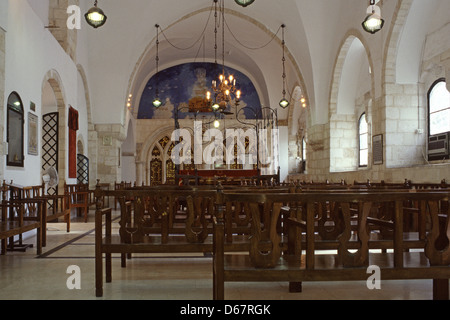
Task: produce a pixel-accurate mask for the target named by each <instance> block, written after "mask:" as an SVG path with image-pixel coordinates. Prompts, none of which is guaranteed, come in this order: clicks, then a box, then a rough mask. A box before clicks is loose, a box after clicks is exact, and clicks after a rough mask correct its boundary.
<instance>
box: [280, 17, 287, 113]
mask: <svg viewBox="0 0 450 320" xmlns="http://www.w3.org/2000/svg"><path fill="white" fill-rule="evenodd" d="M285 27H286V26H285V25H284V24H283V25H282V26H281V28H282V29H283V40H282V41H281V45H282V47H283V59H282V61H283V99H281V101H280V107H282V108H283V109H286V108H287V107H289V101H288V100H287V99H286V66H285V62H286V57H285V56H284V47H285V44H286V42H285V41H284V28H285Z"/></svg>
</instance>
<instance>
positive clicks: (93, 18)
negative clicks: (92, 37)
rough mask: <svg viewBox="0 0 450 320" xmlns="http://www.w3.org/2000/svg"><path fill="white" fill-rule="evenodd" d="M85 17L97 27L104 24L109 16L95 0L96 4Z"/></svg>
mask: <svg viewBox="0 0 450 320" xmlns="http://www.w3.org/2000/svg"><path fill="white" fill-rule="evenodd" d="M84 17H85V18H86V22H87V23H88V24H89V25H90V26H91V27H94V28H96V29H97V28H99V27H101V26H103V25H104V24H105V23H106V19H107V18H108V17H107V16H106V15H105V13H104V12H103V10H102V9H100V8H98V7H97V0H95V3H94V6H93V7H92V8H90V9H89V11H88V12H86V14H85V15H84Z"/></svg>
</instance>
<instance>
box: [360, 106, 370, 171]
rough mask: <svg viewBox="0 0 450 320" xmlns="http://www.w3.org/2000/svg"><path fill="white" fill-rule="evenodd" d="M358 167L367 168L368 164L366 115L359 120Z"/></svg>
mask: <svg viewBox="0 0 450 320" xmlns="http://www.w3.org/2000/svg"><path fill="white" fill-rule="evenodd" d="M358 128H359V131H358V132H359V166H360V167H367V165H368V164H369V127H368V125H367V120H366V114H365V113H363V114H362V115H361V117H360V118H359V122H358Z"/></svg>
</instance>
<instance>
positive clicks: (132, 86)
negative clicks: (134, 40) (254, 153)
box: [122, 6, 311, 119]
mask: <svg viewBox="0 0 450 320" xmlns="http://www.w3.org/2000/svg"><path fill="white" fill-rule="evenodd" d="M210 9H211V8H210V7H209V6H208V7H205V8H202V9H199V10H197V11H194V12H192V13H190V14H188V15H186V16H184V17H182V18H180V19H178V20H177V21H175V22H173V23H172V24H170V25H169V26H167V28H165V30H169V29H170V28H171V27H173V26H175V25H177V24H178V23H180V22H182V21H184V20H186V19H190V18H193V17H195V16H196V15H198V14H201V13H204V12H207V11H209V10H210ZM225 13H226V14H227V15H232V16H234V17H238V18H240V19H243V20H245V21H247V22H249V23H250V24H252V25H254V26H256V27H257V28H259V29H260V30H261V32H263V33H265V34H267V35H268V36H269V37H271V38H274V41H275V42H276V43H277V44H278V45H279V46H280V47H281V39H280V38H279V37H275V36H276V34H275V33H274V32H273V31H272V30H270V29H269V28H268V27H266V26H265V25H264V24H263V23H261V22H259V21H257V20H255V19H254V18H252V17H250V16H248V15H245V14H243V13H242V12H239V11H235V10H232V9H229V8H225ZM155 45H156V36H155V37H153V38H152V40H151V41H150V42H149V43H148V45H147V46H146V47H145V48H144V50H143V52H142V53H141V55H140V56H139V58H138V59H137V61H136V63H135V66H134V69H133V70H132V71H131V74H130V78H129V81H128V90H127V93H128V94H132V93H136V92H137V93H138V94H137V95H135V96H133V100H134V105H136V104H138V103H139V101H140V96H139V95H140V94H141V92H142V90H143V87H142V86H144V85H145V83H147V82H148V80H149V79H150V78H151V77H152V76H153V75H154V73H149V74H147V75H146V78H145V79H144V81H142V82H143V83H144V84H142V86H141V87H139V84H137V83H135V81H136V79H137V77H138V76H139V74H140V72H141V71H140V68H141V66H142V65H143V64H144V63H145V62H146V59H147V58H148V56H149V55H150V52H151V51H152V50H155V49H154V47H155ZM160 47H161V42H160ZM155 51H156V50H155ZM154 54H155V53H154V52H153V54H151V56H152V57H153V56H154ZM285 55H286V61H287V62H290V64H291V67H292V70H293V73H295V76H292V77H291V78H295V79H296V81H297V82H299V83H298V84H296V85H295V86H300V87H301V88H302V90H303V93H304V95H305V96H306V97H307V99H308V101H311V99H310V98H309V95H308V92H307V89H306V85H305V81H304V78H303V75H302V72H301V70H300V67H299V65H298V63H297V61H296V59H295V58H294V56H293V55H292V53H291V52H290V50H289V47H288V46H286V47H285ZM188 62H193V60H192V59H184V60H178V61H175V62H174V63H173V64H171V65H166V66H164V67H165V68H168V67H171V66H174V65H176V64H183V63H188ZM205 62H214V61H213V60H212V59H211V58H206V59H205ZM227 66H229V67H232V68H235V69H236V70H238V71H240V72H242V73H243V74H245V75H246V76H247V77H249V79H250V80H251V81H252V82H253V83H254V84H255V87H256V90H257V91H258V93H261V92H262V91H263V90H262V86H261V85H260V81H257V80H256V79H261V78H263V76H262V74H258V75H257V76H255V75H252V74H249V73H248V72H247V71H246V70H245V69H244V68H243V67H242V66H237V65H235V64H232V63H230V62H229V61H228V62H227ZM160 68H161V66H160ZM161 69H162V68H161ZM295 86H294V88H295ZM266 87H267V85H266ZM128 94H127V96H126V99H128ZM269 100H270V98H269V96H268V94H267V97H266V95H263V97H261V102H262V104H264V105H268V104H270V102H269ZM291 102H292V99H291ZM126 105H127V101H124V108H123V116H122V118H123V119H126V114H127V112H128V108H127V107H126ZM310 107H311V106H310ZM292 108H293V107H292V104H291V107H289V112H292V111H291V110H292ZM135 112H136V108H135ZM289 112H288V113H289ZM287 119H289V116H287Z"/></svg>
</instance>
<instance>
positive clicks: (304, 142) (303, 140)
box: [302, 137, 306, 161]
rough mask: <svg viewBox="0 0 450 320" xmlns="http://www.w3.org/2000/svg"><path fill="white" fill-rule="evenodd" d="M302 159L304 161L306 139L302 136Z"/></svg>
mask: <svg viewBox="0 0 450 320" xmlns="http://www.w3.org/2000/svg"><path fill="white" fill-rule="evenodd" d="M302 160H303V161H306V139H305V137H303V138H302Z"/></svg>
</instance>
